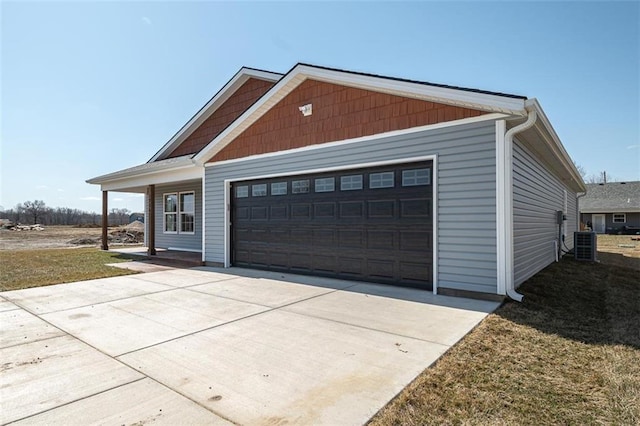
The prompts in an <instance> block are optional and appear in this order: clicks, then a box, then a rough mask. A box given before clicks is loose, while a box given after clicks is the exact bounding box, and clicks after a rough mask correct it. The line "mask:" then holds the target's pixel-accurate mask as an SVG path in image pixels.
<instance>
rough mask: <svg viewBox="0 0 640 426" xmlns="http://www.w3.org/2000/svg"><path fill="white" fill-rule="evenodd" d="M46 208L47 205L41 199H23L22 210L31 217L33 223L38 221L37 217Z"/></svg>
mask: <svg viewBox="0 0 640 426" xmlns="http://www.w3.org/2000/svg"><path fill="white" fill-rule="evenodd" d="M46 208H47V206H46V205H45V203H44V201H42V200H34V201H25V202H24V203H22V209H23V210H24V212H25V213H26V214H27V215H29V216H30V217H33V224H34V225H35V224H36V223H38V217H39V216H40V215H41V214H43V213H44V212H45V210H46Z"/></svg>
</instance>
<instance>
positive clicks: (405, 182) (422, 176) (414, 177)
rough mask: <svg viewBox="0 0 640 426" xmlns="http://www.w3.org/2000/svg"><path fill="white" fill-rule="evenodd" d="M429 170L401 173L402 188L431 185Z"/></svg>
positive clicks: (404, 171)
mask: <svg viewBox="0 0 640 426" xmlns="http://www.w3.org/2000/svg"><path fill="white" fill-rule="evenodd" d="M430 171H431V170H430V169H413V170H403V171H402V186H421V185H429V184H430V183H431V176H430V174H429V172H430Z"/></svg>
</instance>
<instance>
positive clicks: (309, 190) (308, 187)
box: [291, 179, 311, 194]
mask: <svg viewBox="0 0 640 426" xmlns="http://www.w3.org/2000/svg"><path fill="white" fill-rule="evenodd" d="M299 182H307V186H306V189H307V190H306V191H304V192H303V191H296V189H299V188H296V184H297V183H299ZM310 192H311V182H310V181H309V179H296V180H292V181H291V194H309V193H310Z"/></svg>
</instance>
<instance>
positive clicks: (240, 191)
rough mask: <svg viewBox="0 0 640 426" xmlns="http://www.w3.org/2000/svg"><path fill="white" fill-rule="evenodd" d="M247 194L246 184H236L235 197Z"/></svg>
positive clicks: (242, 196)
mask: <svg viewBox="0 0 640 426" xmlns="http://www.w3.org/2000/svg"><path fill="white" fill-rule="evenodd" d="M248 196H249V187H248V186H246V185H245V186H236V198H247V197H248Z"/></svg>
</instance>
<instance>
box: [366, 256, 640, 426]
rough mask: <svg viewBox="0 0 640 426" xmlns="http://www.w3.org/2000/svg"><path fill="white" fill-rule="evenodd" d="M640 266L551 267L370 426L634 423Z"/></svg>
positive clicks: (638, 414)
mask: <svg viewBox="0 0 640 426" xmlns="http://www.w3.org/2000/svg"><path fill="white" fill-rule="evenodd" d="M613 256H616V255H613ZM617 256H620V255H617ZM605 257H606V256H605ZM618 260H620V259H617V261H618ZM625 262H626V263H625ZM638 262H640V259H637V258H627V260H626V261H621V262H619V263H615V264H607V263H606V262H602V263H600V264H597V263H594V264H592V263H583V262H577V261H575V260H573V259H570V258H566V259H565V260H563V261H562V262H560V263H556V264H553V265H551V266H549V267H548V268H546V269H545V270H544V271H542V272H541V273H539V274H538V275H536V276H535V277H533V278H532V279H531V280H529V281H528V282H527V283H525V284H523V286H522V287H521V288H520V291H521V292H522V293H524V294H525V300H524V303H522V304H518V303H515V302H506V303H505V304H504V305H502V306H501V307H500V308H498V310H497V311H496V312H495V313H494V314H492V315H490V316H488V317H487V318H486V319H485V321H483V322H482V323H481V324H480V325H479V326H478V327H477V328H476V329H475V330H474V331H472V332H471V333H470V334H469V335H467V336H466V337H465V338H464V339H463V340H462V341H461V342H460V343H458V344H457V345H456V346H454V347H453V348H452V349H451V350H450V351H449V352H447V353H446V354H445V355H444V356H443V357H442V358H441V359H440V360H439V361H438V362H437V363H436V365H435V366H434V367H432V368H430V369H428V370H425V372H423V373H422V374H421V375H420V376H419V377H418V378H417V379H416V380H415V381H414V382H413V383H412V384H411V385H410V386H409V387H407V388H406V389H405V390H404V391H403V392H402V393H401V394H400V395H398V397H396V399H394V400H393V401H392V402H391V403H389V405H387V406H386V407H385V408H384V409H382V410H381V411H380V413H378V415H377V416H376V417H374V418H373V419H372V421H371V423H370V424H372V425H428V424H433V425H435V424H437V425H440V424H512V425H521V424H595V423H604V424H629V425H636V424H640V327H639V326H638V324H640V281H639V280H638V273H637V270H636V269H635V267H637V266H638V265H637V263H638ZM620 263H624V264H625V266H620Z"/></svg>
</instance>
